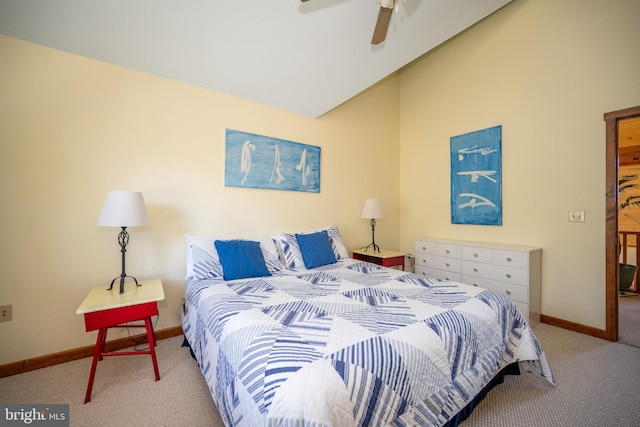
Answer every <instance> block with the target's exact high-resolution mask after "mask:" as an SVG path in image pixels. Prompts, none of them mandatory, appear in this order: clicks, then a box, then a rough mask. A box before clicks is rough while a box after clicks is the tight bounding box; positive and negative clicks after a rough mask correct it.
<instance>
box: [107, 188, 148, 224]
mask: <svg viewBox="0 0 640 427" xmlns="http://www.w3.org/2000/svg"><path fill="white" fill-rule="evenodd" d="M149 224H150V222H149V216H148V215H147V208H146V207H145V205H144V197H142V193H138V192H135V191H116V190H113V191H109V193H107V198H106V200H105V201H104V205H103V206H102V212H100V218H98V227H141V226H144V225H149Z"/></svg>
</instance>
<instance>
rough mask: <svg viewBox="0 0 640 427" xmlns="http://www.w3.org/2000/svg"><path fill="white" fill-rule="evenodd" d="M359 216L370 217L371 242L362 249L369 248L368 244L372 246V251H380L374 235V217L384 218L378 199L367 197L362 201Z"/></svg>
mask: <svg viewBox="0 0 640 427" xmlns="http://www.w3.org/2000/svg"><path fill="white" fill-rule="evenodd" d="M360 217H361V218H370V219H371V243H370V244H369V245H367V247H366V248H364V250H365V251H366V250H367V249H369V246H373V250H374V251H378V252H380V246H378V245H376V237H375V229H376V218H384V213H383V212H382V204H381V203H380V200H379V199H367V200H365V201H364V206H363V207H362V214H361V215H360Z"/></svg>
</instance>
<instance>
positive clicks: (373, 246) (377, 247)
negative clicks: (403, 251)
mask: <svg viewBox="0 0 640 427" xmlns="http://www.w3.org/2000/svg"><path fill="white" fill-rule="evenodd" d="M369 248H373V251H374V252H380V246H378V245H376V244H375V243H369V244H368V245H367V246H365V247H364V250H365V251H367V250H368V249H369Z"/></svg>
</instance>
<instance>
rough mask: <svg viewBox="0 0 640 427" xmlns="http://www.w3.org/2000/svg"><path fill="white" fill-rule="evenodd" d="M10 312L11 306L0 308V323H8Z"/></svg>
mask: <svg viewBox="0 0 640 427" xmlns="http://www.w3.org/2000/svg"><path fill="white" fill-rule="evenodd" d="M12 311H13V306H12V305H11V304H9V305H2V306H0V322H8V321H10V320H11V315H12Z"/></svg>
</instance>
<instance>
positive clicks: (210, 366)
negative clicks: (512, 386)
mask: <svg viewBox="0 0 640 427" xmlns="http://www.w3.org/2000/svg"><path fill="white" fill-rule="evenodd" d="M182 326H183V330H184V333H185V337H186V338H187V340H188V342H189V344H190V346H191V349H192V351H193V353H194V355H195V358H196V360H197V361H198V363H199V365H200V368H201V370H202V373H203V375H204V377H205V379H206V381H207V383H208V385H209V389H210V392H211V395H212V397H213V399H214V401H215V403H216V406H217V408H218V410H219V412H220V414H221V416H222V419H223V420H224V422H225V425H227V426H247V427H256V426H272V425H282V426H356V425H358V426H369V425H372V426H373V425H397V426H441V425H443V424H445V423H446V422H447V421H449V420H450V419H452V417H454V416H455V415H456V414H457V413H458V412H459V411H460V410H461V409H462V408H464V407H465V406H466V405H467V404H468V403H469V402H471V400H472V399H473V398H474V397H475V396H476V395H477V394H478V393H479V392H480V391H481V390H482V389H483V387H485V386H486V385H487V384H488V383H489V382H490V381H491V379H492V378H494V376H496V374H497V373H498V372H499V371H501V370H502V369H503V368H505V367H506V366H507V365H510V364H512V363H514V362H520V366H521V368H524V370H527V371H530V372H532V371H533V372H536V373H538V374H540V375H542V376H543V377H545V378H546V379H548V380H549V381H550V382H552V383H554V382H555V380H554V378H553V374H552V372H551V369H550V367H549V365H548V363H547V359H546V357H545V354H544V352H543V350H542V348H541V347H540V345H539V343H538V341H537V339H536V337H535V336H534V334H533V331H532V330H531V328H530V326H529V325H528V324H527V322H526V321H525V319H524V318H523V316H522V314H521V313H520V312H519V311H518V309H517V307H516V306H515V304H513V303H512V302H511V300H509V299H508V298H506V297H503V296H501V295H498V294H495V293H492V292H490V291H487V290H484V289H482V288H477V287H473V286H467V285H463V284H460V283H454V282H447V281H437V280H435V279H428V278H425V277H423V276H418V275H415V274H412V273H406V272H403V271H399V270H393V269H388V268H384V267H379V266H376V265H373V264H370V263H366V262H362V261H356V260H354V259H351V258H346V259H341V260H340V261H338V262H337V263H336V264H332V265H328V266H324V267H320V268H317V269H313V270H304V271H298V272H292V271H284V272H282V273H279V274H278V275H274V276H270V277H261V278H255V279H244V280H233V281H229V282H225V281H222V280H213V279H212V280H201V281H190V282H189V283H188V285H187V289H186V291H185V295H184V299H183V307H182Z"/></svg>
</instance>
